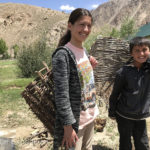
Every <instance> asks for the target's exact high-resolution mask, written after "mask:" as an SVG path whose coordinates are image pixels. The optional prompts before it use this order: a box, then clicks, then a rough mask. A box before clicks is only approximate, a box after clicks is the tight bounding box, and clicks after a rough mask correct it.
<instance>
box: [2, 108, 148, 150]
mask: <svg viewBox="0 0 150 150" xmlns="http://www.w3.org/2000/svg"><path fill="white" fill-rule="evenodd" d="M104 108H105V107H104V106H103V108H101V107H100V117H101V118H104V119H106V126H105V127H104V129H103V131H102V132H96V131H95V134H94V137H93V149H94V150H118V140H119V136H118V132H117V126H116V122H115V121H112V120H110V119H109V118H108V117H107V110H106V109H104ZM147 127H148V134H149V137H150V119H147ZM3 138H6V139H5V140H8V139H9V140H11V141H12V143H13V144H14V145H15V147H16V150H51V149H52V140H53V139H52V137H51V136H50V135H49V134H47V132H46V130H45V128H44V127H43V125H42V123H41V122H40V121H38V120H37V121H36V122H35V124H34V125H33V126H20V127H14V128H13V127H12V128H4V127H2V126H1V127H0V146H1V144H2V140H3ZM0 148H1V147H0Z"/></svg>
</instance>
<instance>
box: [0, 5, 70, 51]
mask: <svg viewBox="0 0 150 150" xmlns="http://www.w3.org/2000/svg"><path fill="white" fill-rule="evenodd" d="M67 18H68V14H65V13H64V12H60V11H54V10H51V9H49V8H42V7H36V6H30V5H25V4H16V3H0V38H3V39H4V40H5V41H6V44H7V45H8V47H9V48H11V47H12V46H13V45H15V44H17V45H29V44H31V43H33V42H34V41H36V40H37V39H39V38H42V37H46V38H47V42H48V44H49V45H51V44H52V43H53V44H54V43H55V42H56V41H57V39H59V37H60V35H61V34H62V29H63V30H64V29H65V28H66V22H67Z"/></svg>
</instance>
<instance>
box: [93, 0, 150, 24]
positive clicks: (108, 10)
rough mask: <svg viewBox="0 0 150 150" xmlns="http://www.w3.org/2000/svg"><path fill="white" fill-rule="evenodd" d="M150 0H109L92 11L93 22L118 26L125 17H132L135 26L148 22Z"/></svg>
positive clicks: (149, 18)
mask: <svg viewBox="0 0 150 150" xmlns="http://www.w3.org/2000/svg"><path fill="white" fill-rule="evenodd" d="M149 3H150V0H110V1H109V2H107V3H104V4H102V5H100V6H99V7H98V8H97V9H95V10H93V11H92V14H93V16H94V20H95V24H96V26H97V27H101V26H103V25H105V24H109V25H113V26H115V27H119V26H120V24H121V22H122V20H123V19H124V18H125V17H131V18H134V19H135V21H136V24H137V26H141V25H143V24H145V23H147V22H150V15H149V14H150V5H149Z"/></svg>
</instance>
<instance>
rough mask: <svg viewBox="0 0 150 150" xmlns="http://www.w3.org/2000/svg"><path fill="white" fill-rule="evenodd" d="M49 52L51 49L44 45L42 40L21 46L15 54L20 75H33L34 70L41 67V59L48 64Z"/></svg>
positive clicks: (49, 59)
mask: <svg viewBox="0 0 150 150" xmlns="http://www.w3.org/2000/svg"><path fill="white" fill-rule="evenodd" d="M51 53H52V50H50V48H49V47H47V46H46V41H43V40H39V41H37V42H35V43H33V45H30V46H28V47H25V46H23V47H22V48H21V49H20V51H19V52H18V55H17V65H18V67H19V69H20V71H21V72H20V73H21V75H22V76H23V77H32V76H35V71H39V70H40V69H41V68H43V64H42V61H45V62H46V63H47V65H48V66H50V63H51Z"/></svg>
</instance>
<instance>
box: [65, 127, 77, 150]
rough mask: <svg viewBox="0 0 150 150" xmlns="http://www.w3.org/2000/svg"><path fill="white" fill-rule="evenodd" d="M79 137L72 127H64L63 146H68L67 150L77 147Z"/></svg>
mask: <svg viewBox="0 0 150 150" xmlns="http://www.w3.org/2000/svg"><path fill="white" fill-rule="evenodd" d="M77 140H78V136H77V134H76V132H75V131H74V129H73V128H72V126H71V125H68V126H64V137H63V140H62V146H64V144H65V145H66V148H67V149H69V148H71V147H75V145H76V142H77Z"/></svg>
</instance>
